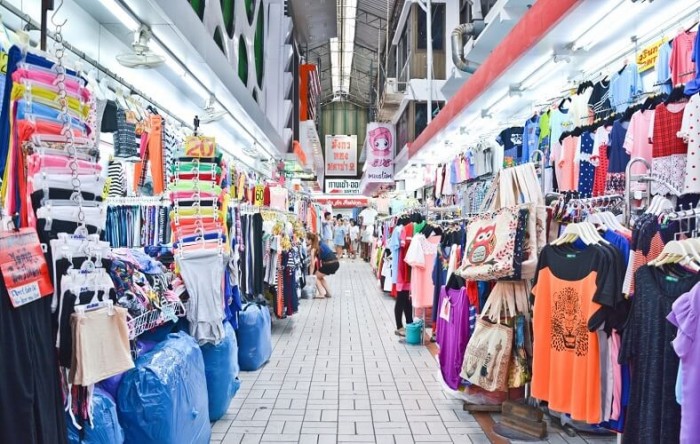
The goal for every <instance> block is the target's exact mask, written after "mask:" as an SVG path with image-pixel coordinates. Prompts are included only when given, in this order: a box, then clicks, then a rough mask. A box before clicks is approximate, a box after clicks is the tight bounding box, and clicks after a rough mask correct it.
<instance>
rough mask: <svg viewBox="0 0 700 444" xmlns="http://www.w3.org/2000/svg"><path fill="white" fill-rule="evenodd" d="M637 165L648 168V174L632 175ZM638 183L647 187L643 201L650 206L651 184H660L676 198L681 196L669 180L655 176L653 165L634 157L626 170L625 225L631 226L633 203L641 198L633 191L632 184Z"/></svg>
mask: <svg viewBox="0 0 700 444" xmlns="http://www.w3.org/2000/svg"><path fill="white" fill-rule="evenodd" d="M637 163H641V164H642V165H644V166H645V167H646V170H647V173H645V174H632V167H633V166H634V165H636V164H637ZM633 182H637V183H644V184H645V185H646V189H645V190H644V191H643V193H644V194H643V196H641V198H642V199H644V200H645V201H646V204H647V205H648V204H649V202H651V197H652V196H651V182H656V183H659V184H661V185H663V186H665V187H666V189H668V190H669V191H670V192H671V194H672V195H674V196H680V195H681V192H680V191H679V190H678V189H676V187H674V186H673V185H671V184H670V183H668V181H667V180H665V179H663V178H661V177H659V176H658V175H655V174H654V173H653V172H652V170H651V164H650V163H649V162H648V161H647V160H646V159H644V158H642V157H634V158H632V159H631V160H630V161H629V163H627V168H625V208H624V214H625V225H628V226H629V224H630V221H631V219H632V201H633V200H638V199H639V198H636V197H635V195H634V194H635V192H634V191H632V183H633Z"/></svg>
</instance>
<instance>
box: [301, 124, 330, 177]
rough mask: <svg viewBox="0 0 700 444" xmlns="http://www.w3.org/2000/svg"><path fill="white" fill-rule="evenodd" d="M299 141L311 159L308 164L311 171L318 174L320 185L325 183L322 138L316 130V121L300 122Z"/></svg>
mask: <svg viewBox="0 0 700 444" xmlns="http://www.w3.org/2000/svg"><path fill="white" fill-rule="evenodd" d="M299 143H300V144H301V148H302V149H303V150H304V152H305V153H306V157H307V158H308V159H310V161H309V162H308V164H307V166H308V168H309V169H310V170H311V172H313V173H315V174H316V177H317V178H318V184H319V186H322V185H323V178H324V167H325V166H324V163H323V152H322V147H321V139H320V138H319V137H318V132H317V131H316V123H315V122H314V121H313V120H305V121H303V122H299Z"/></svg>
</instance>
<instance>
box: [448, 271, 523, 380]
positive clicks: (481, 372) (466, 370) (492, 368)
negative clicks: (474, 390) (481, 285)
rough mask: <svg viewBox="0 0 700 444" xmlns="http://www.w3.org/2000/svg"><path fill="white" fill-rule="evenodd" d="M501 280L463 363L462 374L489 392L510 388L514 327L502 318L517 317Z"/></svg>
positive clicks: (481, 318) (479, 322)
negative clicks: (509, 369) (503, 316)
mask: <svg viewBox="0 0 700 444" xmlns="http://www.w3.org/2000/svg"><path fill="white" fill-rule="evenodd" d="M502 284H503V283H501V282H499V283H497V284H496V286H495V287H494V288H493V290H492V291H491V294H490V295H489V298H488V300H487V301H486V304H485V305H484V310H483V312H482V315H481V316H480V317H479V319H477V321H476V329H475V330H474V334H473V335H472V337H471V339H470V340H469V343H468V344H467V350H466V352H465V354H464V360H463V362H462V371H461V373H460V376H461V377H462V378H464V379H466V380H467V381H469V382H471V383H472V384H474V385H477V386H479V387H481V388H483V389H485V390H488V391H504V390H506V389H507V388H508V366H509V364H510V360H511V349H512V347H513V329H512V327H510V326H508V325H506V323H504V322H503V321H502V319H501V318H502V314H503V313H502V311H503V310H505V311H506V312H505V317H506V318H512V317H514V316H515V301H513V300H509V299H512V294H511V293H509V292H508V291H507V290H505V289H504V286H503V285H502Z"/></svg>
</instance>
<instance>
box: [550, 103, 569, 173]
mask: <svg viewBox="0 0 700 444" xmlns="http://www.w3.org/2000/svg"><path fill="white" fill-rule="evenodd" d="M549 122H550V124H551V127H552V129H551V151H550V152H551V154H550V159H551V161H552V163H554V164H556V163H557V161H558V160H559V159H560V158H561V142H559V139H560V138H561V135H562V133H564V132H566V131H571V130H573V129H574V123H573V122H572V120H571V114H570V113H569V110H568V109H563V110H562V109H559V108H557V109H554V110H552V112H551V113H550V116H549Z"/></svg>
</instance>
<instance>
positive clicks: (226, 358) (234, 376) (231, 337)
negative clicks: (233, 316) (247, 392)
mask: <svg viewBox="0 0 700 444" xmlns="http://www.w3.org/2000/svg"><path fill="white" fill-rule="evenodd" d="M224 333H225V336H224V340H223V341H221V342H220V343H219V344H216V345H214V344H205V345H202V346H201V347H200V348H201V349H202V357H203V358H204V371H205V373H206V376H207V392H208V393H209V420H210V421H216V420H217V419H221V417H222V416H224V415H225V414H226V411H227V410H228V406H229V404H230V403H231V400H232V399H233V397H234V395H235V394H236V392H237V391H238V388H239V387H240V386H241V381H240V380H239V379H238V371H239V367H238V341H236V333H235V332H234V331H233V327H231V324H229V323H228V322H224Z"/></svg>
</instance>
